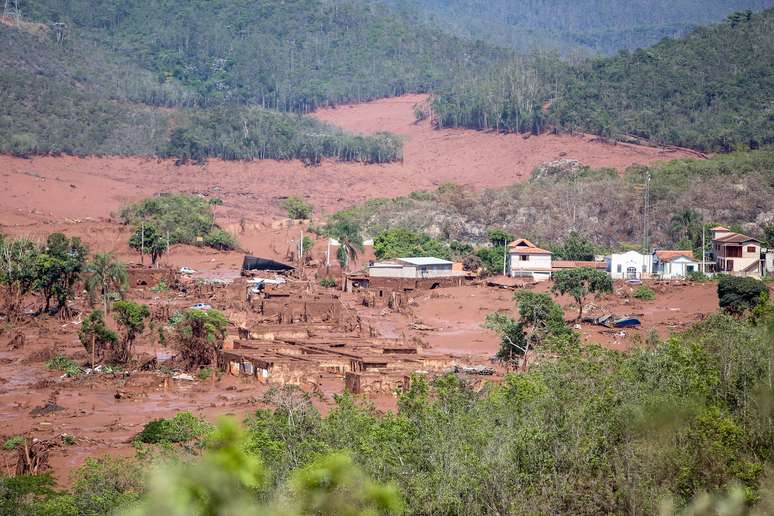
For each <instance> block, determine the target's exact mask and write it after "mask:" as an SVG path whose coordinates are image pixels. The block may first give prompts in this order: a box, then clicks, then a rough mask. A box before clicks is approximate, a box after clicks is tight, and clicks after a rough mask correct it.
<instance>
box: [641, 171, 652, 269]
mask: <svg viewBox="0 0 774 516" xmlns="http://www.w3.org/2000/svg"><path fill="white" fill-rule="evenodd" d="M649 218H650V172H648V176H647V178H646V180H645V207H644V209H643V213H642V247H643V248H644V249H645V253H648V254H649V253H650V235H649V234H648V230H649V227H648V223H649V222H650V221H649Z"/></svg>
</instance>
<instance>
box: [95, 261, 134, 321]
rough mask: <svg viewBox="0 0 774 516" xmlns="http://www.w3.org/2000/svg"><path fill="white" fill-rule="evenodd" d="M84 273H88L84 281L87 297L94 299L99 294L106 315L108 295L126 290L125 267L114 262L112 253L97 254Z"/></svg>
mask: <svg viewBox="0 0 774 516" xmlns="http://www.w3.org/2000/svg"><path fill="white" fill-rule="evenodd" d="M86 272H88V273H90V276H89V278H88V279H87V280H86V290H87V291H88V292H89V297H90V298H91V299H94V298H95V297H96V294H97V293H99V295H100V297H102V303H103V305H104V307H105V313H106V314H107V313H108V299H109V297H110V294H112V293H114V292H118V293H123V292H124V291H125V290H126V288H127V275H126V265H124V264H123V263H121V262H119V261H118V260H116V259H115V256H113V253H97V254H96V255H94V259H93V260H92V261H91V263H89V265H88V267H87V268H86Z"/></svg>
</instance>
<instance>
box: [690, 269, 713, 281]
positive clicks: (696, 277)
mask: <svg viewBox="0 0 774 516" xmlns="http://www.w3.org/2000/svg"><path fill="white" fill-rule="evenodd" d="M709 279H710V278H709V276H707V275H706V274H704V273H703V272H701V271H691V272H689V273H688V281H692V282H694V283H704V282H706V281H709Z"/></svg>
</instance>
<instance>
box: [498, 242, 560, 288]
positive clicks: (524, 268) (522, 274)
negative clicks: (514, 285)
mask: <svg viewBox="0 0 774 516" xmlns="http://www.w3.org/2000/svg"><path fill="white" fill-rule="evenodd" d="M507 272H508V276H510V277H512V278H532V280H533V281H546V280H548V279H550V278H551V251H546V250H545V249H541V248H539V247H538V246H536V245H535V244H533V243H532V242H530V241H529V240H527V239H526V238H520V239H518V240H516V241H515V242H511V243H510V244H509V245H508V262H507Z"/></svg>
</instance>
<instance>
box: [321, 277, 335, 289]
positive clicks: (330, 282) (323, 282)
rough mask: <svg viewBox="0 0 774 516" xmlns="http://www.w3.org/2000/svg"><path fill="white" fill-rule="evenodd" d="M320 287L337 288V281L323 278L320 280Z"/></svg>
mask: <svg viewBox="0 0 774 516" xmlns="http://www.w3.org/2000/svg"><path fill="white" fill-rule="evenodd" d="M320 286H321V287H325V288H333V287H335V286H336V280H335V279H334V278H323V279H321V280H320Z"/></svg>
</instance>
